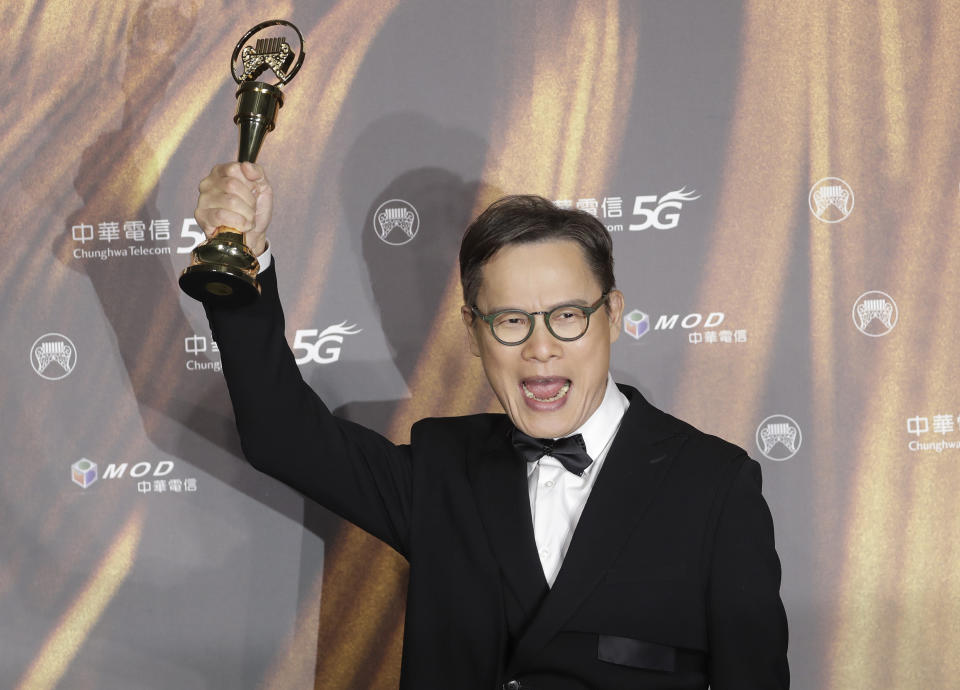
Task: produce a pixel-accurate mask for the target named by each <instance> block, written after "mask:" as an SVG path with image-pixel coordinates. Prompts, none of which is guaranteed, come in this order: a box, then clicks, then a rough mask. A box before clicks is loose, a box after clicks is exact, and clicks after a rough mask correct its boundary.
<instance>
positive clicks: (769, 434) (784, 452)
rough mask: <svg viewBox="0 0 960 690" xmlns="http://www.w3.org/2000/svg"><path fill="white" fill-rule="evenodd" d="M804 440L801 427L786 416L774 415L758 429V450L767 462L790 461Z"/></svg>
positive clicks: (761, 423) (765, 420)
mask: <svg viewBox="0 0 960 690" xmlns="http://www.w3.org/2000/svg"><path fill="white" fill-rule="evenodd" d="M802 440H803V436H802V434H801V433H800V425H799V424H797V423H796V422H795V421H794V420H793V419H791V418H790V417H788V416H787V415H785V414H772V415H770V416H769V417H767V418H766V419H764V420H763V421H762V422H760V426H758V427H757V448H759V449H760V453H761V454H762V455H763V457H765V458H766V459H767V460H774V461H775V462H782V461H783V460H789V459H790V458H792V457H793V456H794V455H796V454H797V451H798V450H800V442H801V441H802Z"/></svg>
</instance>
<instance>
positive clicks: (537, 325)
mask: <svg viewBox="0 0 960 690" xmlns="http://www.w3.org/2000/svg"><path fill="white" fill-rule="evenodd" d="M538 316H540V318H539V319H538V318H537V317H536V316H534V317H533V318H534V323H533V333H531V334H530V337H529V338H527V340H526V341H525V342H524V343H523V344H522V345H521V346H520V347H521V348H522V351H521V354H522V356H523V358H524V359H527V360H534V361H537V362H547V361H549V360H551V359H553V358H554V357H559V356H560V354H561V353H562V343H561V342H560V341H559V340H557V339H556V338H554V337H553V336H552V335H550V332H549V331H548V330H547V324H546V323H545V322H544V321H543V319H545V318H546V316H545V315H543V314H538Z"/></svg>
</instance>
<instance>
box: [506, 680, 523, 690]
mask: <svg viewBox="0 0 960 690" xmlns="http://www.w3.org/2000/svg"><path fill="white" fill-rule="evenodd" d="M503 690H520V681H518V680H508V681H507V682H506V683H504V684H503Z"/></svg>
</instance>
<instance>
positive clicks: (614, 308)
mask: <svg viewBox="0 0 960 690" xmlns="http://www.w3.org/2000/svg"><path fill="white" fill-rule="evenodd" d="M623 303H624V300H623V293H622V292H620V291H619V290H611V291H610V294H609V295H607V315H608V316H609V318H610V342H611V343H612V342H613V341H615V340H616V339H617V338H619V337H620V320H621V319H622V318H623Z"/></svg>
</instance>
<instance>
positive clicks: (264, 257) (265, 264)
mask: <svg viewBox="0 0 960 690" xmlns="http://www.w3.org/2000/svg"><path fill="white" fill-rule="evenodd" d="M272 257H273V254H272V253H271V252H270V243H269V242H268V243H267V246H266V248H265V249H264V250H263V253H262V254H260V256H258V257H257V261H258V262H260V270H259V271H257V275H260V274H261V273H263V272H264V271H266V270H267V269H268V268H270V262H271V261H273V258H272Z"/></svg>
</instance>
